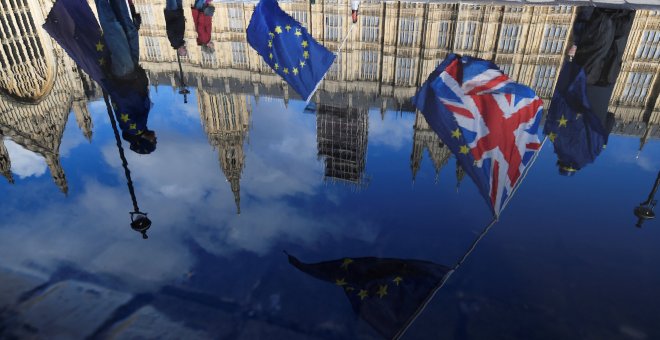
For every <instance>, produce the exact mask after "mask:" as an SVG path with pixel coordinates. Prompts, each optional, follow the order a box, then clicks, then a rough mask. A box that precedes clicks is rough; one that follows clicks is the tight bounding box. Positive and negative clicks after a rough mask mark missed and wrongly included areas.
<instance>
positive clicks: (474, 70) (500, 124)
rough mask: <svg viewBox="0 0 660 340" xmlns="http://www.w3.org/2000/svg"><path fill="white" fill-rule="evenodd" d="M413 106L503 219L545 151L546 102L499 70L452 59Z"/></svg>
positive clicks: (480, 62) (424, 87) (474, 61)
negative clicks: (540, 132)
mask: <svg viewBox="0 0 660 340" xmlns="http://www.w3.org/2000/svg"><path fill="white" fill-rule="evenodd" d="M413 103H414V104H415V105H416V106H417V108H418V109H419V110H420V111H421V112H422V114H423V115H424V117H425V118H426V121H427V122H428V123H429V125H430V126H431V127H432V128H433V130H434V131H435V132H436V133H437V134H438V135H439V136H440V138H441V139H442V140H443V141H444V142H445V144H446V145H447V146H448V147H449V149H450V150H451V151H452V153H453V154H454V155H456V158H457V159H458V161H459V164H460V166H461V167H463V169H464V170H465V172H467V173H468V175H469V176H470V177H471V178H472V179H473V180H474V182H475V184H476V185H477V187H478V188H479V191H480V192H481V194H482V196H484V198H485V199H486V200H487V202H488V204H489V206H490V207H491V210H492V212H493V214H495V215H496V216H497V215H499V213H500V212H501V210H502V209H503V208H504V206H505V205H506V202H507V201H508V199H509V197H510V195H511V193H512V192H513V191H514V190H515V188H516V185H517V184H518V181H519V180H520V178H521V175H522V174H523V173H524V171H525V169H526V167H527V166H528V165H529V164H530V161H531V160H532V159H533V157H534V155H535V154H536V153H537V152H538V150H539V149H540V146H541V143H540V141H539V138H538V134H537V133H538V129H539V124H540V120H541V114H542V112H543V106H542V105H543V102H542V101H541V99H540V98H539V97H538V96H536V94H535V93H534V91H533V90H532V89H530V88H529V87H527V86H524V85H521V84H518V83H516V82H514V81H512V80H511V79H509V77H508V76H507V75H505V74H504V73H502V71H500V70H499V68H498V67H497V66H496V65H495V64H493V63H491V62H488V61H485V60H482V59H477V58H472V57H466V56H464V57H460V56H457V55H455V54H451V55H449V56H448V57H447V58H446V59H445V60H444V61H443V62H442V63H441V64H440V65H439V66H438V68H437V69H436V70H435V71H433V73H431V75H430V76H429V78H428V80H427V81H426V82H425V83H424V85H422V88H421V89H420V90H419V91H418V93H417V95H416V96H415V97H414V98H413Z"/></svg>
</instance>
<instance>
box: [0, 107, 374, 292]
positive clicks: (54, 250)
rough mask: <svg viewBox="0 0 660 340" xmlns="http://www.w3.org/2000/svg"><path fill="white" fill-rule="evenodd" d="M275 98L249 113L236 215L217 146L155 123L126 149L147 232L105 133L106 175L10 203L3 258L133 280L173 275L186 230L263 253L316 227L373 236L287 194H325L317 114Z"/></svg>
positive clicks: (310, 240)
mask: <svg viewBox="0 0 660 340" xmlns="http://www.w3.org/2000/svg"><path fill="white" fill-rule="evenodd" d="M277 104H278V103H270V104H269V105H268V106H266V105H264V104H261V105H260V106H259V107H258V108H257V109H256V110H255V111H256V112H255V113H254V115H255V117H256V118H254V119H253V121H255V123H254V126H253V129H252V130H251V132H250V137H249V138H250V144H249V145H246V146H245V153H246V155H247V157H246V160H245V164H246V165H245V169H244V172H243V179H242V181H241V210H242V213H241V215H236V208H235V204H234V199H233V195H232V192H231V189H230V187H229V183H227V182H226V180H225V178H224V175H223V173H222V170H221V168H220V162H219V160H218V151H216V150H213V149H212V147H211V146H210V145H209V144H208V142H207V140H206V138H205V136H203V137H204V138H200V137H202V136H199V135H198V134H196V135H192V136H191V135H184V134H182V133H180V132H177V131H172V130H166V129H161V130H160V131H158V133H159V134H158V143H159V144H158V149H157V150H156V151H155V152H154V153H152V154H151V155H144V156H143V155H137V154H135V153H133V152H131V151H130V150H128V149H127V150H126V156H127V159H128V162H129V167H130V170H131V174H132V179H133V181H134V183H135V189H136V194H137V198H138V202H139V207H140V209H141V210H143V211H146V212H148V213H149V217H150V218H151V220H152V221H153V227H152V229H151V230H150V231H149V235H150V239H149V240H148V241H143V240H142V239H141V238H140V237H139V235H138V234H136V233H135V232H133V231H132V230H130V228H129V214H128V212H129V211H132V209H133V208H132V204H131V200H130V196H129V193H128V190H127V187H126V185H125V178H124V170H123V168H122V166H121V161H120V159H119V156H118V153H117V150H116V147H115V145H114V140H113V138H112V135H109V138H108V139H107V140H104V141H98V140H95V141H94V143H98V142H101V143H102V146H101V147H100V148H99V149H100V151H101V153H102V161H103V162H104V163H106V164H107V165H108V166H109V167H111V169H112V170H111V171H110V173H111V176H110V178H109V179H108V178H107V176H105V177H104V176H101V177H100V178H99V177H98V175H97V174H92V173H90V174H86V176H88V177H86V178H83V180H82V184H80V185H79V187H82V188H83V189H82V190H79V191H78V192H75V191H73V192H71V195H70V197H69V198H68V199H66V200H60V199H57V200H49V201H47V202H35V205H36V206H37V207H38V208H37V210H36V211H33V210H31V209H20V208H16V209H15V210H13V211H9V212H8V215H6V216H8V218H7V219H5V220H4V222H3V226H2V227H0V240H1V241H0V244H2V246H1V247H0V257H1V258H3V265H10V266H19V265H26V264H30V265H32V266H34V267H37V268H47V269H46V271H47V270H54V269H55V268H57V266H58V265H60V264H62V263H69V264H73V265H75V266H77V267H79V268H83V269H84V270H86V271H89V272H93V273H98V274H110V275H113V276H117V277H122V278H123V279H125V280H127V281H129V282H133V283H139V282H145V281H146V282H152V283H153V282H154V281H158V282H164V281H169V280H176V279H178V278H180V277H181V276H183V275H184V274H185V273H186V272H188V271H189V270H190V269H191V268H192V267H193V266H194V265H195V263H196V258H195V255H194V254H192V253H191V250H190V248H189V245H188V242H189V241H191V240H192V241H194V242H195V243H197V244H199V245H200V246H201V247H203V248H204V249H205V251H207V252H209V253H212V254H217V255H221V256H228V255H230V254H232V253H234V252H237V251H248V252H252V253H256V254H260V255H263V254H265V253H267V252H269V251H271V250H272V249H273V247H275V246H276V245H278V244H279V243H281V242H291V243H295V244H298V245H310V246H311V245H313V244H314V243H315V242H317V241H318V240H320V239H322V238H324V237H332V238H337V239H341V238H345V237H350V238H354V239H363V240H371V239H374V238H375V236H376V235H375V231H374V228H372V226H371V225H370V224H369V223H368V222H366V221H361V220H360V219H359V218H354V217H353V218H352V217H351V216H346V214H345V213H344V214H343V215H321V216H318V215H315V214H314V213H313V212H312V211H310V210H308V209H306V208H305V207H304V206H301V205H294V204H291V203H289V201H290V198H296V199H299V198H305V200H308V199H312V198H313V199H320V200H327V198H326V197H325V193H323V191H322V190H321V189H322V173H323V169H322V164H321V163H320V162H319V161H318V160H317V157H316V135H315V121H314V119H315V117H314V116H304V115H302V114H301V113H299V112H292V111H288V110H286V109H284V107H283V106H282V107H279V106H277ZM175 114H176V113H175ZM178 114H181V115H185V114H186V113H184V112H182V111H179V113H178ZM104 128H107V126H105V127H104ZM75 156H76V154H75V152H74V153H72V155H71V157H75ZM13 160H14V158H13V156H12V161H13ZM105 171H107V169H99V172H100V173H103V172H105ZM32 172H35V170H33V171H32ZM108 181H109V182H110V183H108ZM29 184H30V183H27V184H26V185H29ZM26 189H28V190H29V188H27V187H26ZM46 200H48V199H47V198H46ZM305 200H303V201H305ZM278 250H279V248H278Z"/></svg>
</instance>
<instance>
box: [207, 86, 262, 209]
mask: <svg viewBox="0 0 660 340" xmlns="http://www.w3.org/2000/svg"><path fill="white" fill-rule="evenodd" d="M225 84H227V83H225ZM197 102H198V104H199V111H200V116H201V117H202V124H203V125H204V131H205V132H206V134H207V135H208V138H209V143H210V144H211V145H212V146H213V147H214V148H217V149H218V157H219V160H220V167H221V168H222V172H223V174H224V175H225V178H226V179H227V182H229V185H230V187H231V191H232V193H233V195H234V202H235V203H236V212H237V213H238V214H240V213H241V206H240V204H241V195H240V192H241V173H242V172H243V165H244V160H245V155H244V153H243V142H244V141H245V138H246V137H247V132H248V129H249V121H250V114H251V107H250V103H249V101H248V97H247V96H240V95H234V94H226V93H209V92H207V91H205V90H202V89H198V90H197Z"/></svg>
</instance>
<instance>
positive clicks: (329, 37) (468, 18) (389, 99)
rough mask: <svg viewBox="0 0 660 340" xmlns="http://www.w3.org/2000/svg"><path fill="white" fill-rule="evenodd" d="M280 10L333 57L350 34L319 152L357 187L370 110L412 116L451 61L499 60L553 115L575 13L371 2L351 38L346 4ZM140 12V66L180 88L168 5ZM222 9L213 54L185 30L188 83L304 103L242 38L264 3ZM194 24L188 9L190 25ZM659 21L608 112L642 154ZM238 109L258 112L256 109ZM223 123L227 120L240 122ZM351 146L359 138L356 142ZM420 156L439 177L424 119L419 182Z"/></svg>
mask: <svg viewBox="0 0 660 340" xmlns="http://www.w3.org/2000/svg"><path fill="white" fill-rule="evenodd" d="M280 4H281V7H282V8H283V9H284V10H285V11H286V12H287V13H289V14H290V15H291V16H293V17H294V18H295V19H296V20H298V21H299V22H301V23H302V24H303V25H305V26H306V27H307V28H308V29H309V30H310V32H311V33H312V35H314V37H315V38H316V39H317V40H318V41H319V42H320V43H322V44H323V45H325V46H326V47H328V49H330V50H331V51H336V50H337V49H338V48H339V46H340V44H341V41H342V40H343V39H344V38H345V37H346V35H347V34H349V33H350V36H349V37H348V39H347V43H346V45H345V46H344V48H343V50H342V52H341V53H340V54H339V55H338V58H337V61H336V62H335V64H334V65H333V66H332V67H331V69H330V71H329V72H328V75H327V76H326V79H325V80H324V81H323V82H322V84H321V86H320V88H319V91H318V92H317V94H316V95H315V96H314V98H313V99H312V100H313V101H315V102H316V103H317V107H318V110H317V142H318V152H319V156H321V157H322V158H323V159H324V161H325V165H326V171H325V174H326V178H328V179H329V180H332V181H335V180H339V181H349V182H353V183H359V182H360V181H361V179H362V176H363V172H364V159H365V158H366V136H367V124H368V123H367V121H366V116H367V115H366V112H367V111H368V109H369V108H375V109H378V110H380V111H381V113H383V114H384V112H385V111H388V110H389V111H392V110H394V111H412V110H413V108H411V106H410V103H409V100H408V99H409V98H410V97H411V96H412V95H414V93H415V91H416V89H417V88H418V86H419V85H421V84H422V83H423V82H424V80H425V79H426V77H427V75H428V74H429V73H430V72H431V71H432V70H433V69H434V68H435V67H436V65H437V64H438V63H439V62H440V61H441V60H442V59H443V58H444V57H445V56H446V55H447V54H448V53H450V52H456V53H460V54H470V55H473V56H478V57H481V58H484V59H492V60H494V61H495V62H496V63H497V64H498V65H499V66H500V67H501V68H502V70H504V71H505V72H506V73H507V74H509V75H510V76H511V77H512V78H513V79H515V80H517V81H519V82H521V83H524V84H528V85H530V86H531V87H533V88H534V89H535V90H536V91H537V93H538V94H539V95H540V96H541V97H542V98H543V99H544V100H545V101H546V106H547V105H549V104H548V102H549V99H550V97H551V96H552V93H553V87H554V84H555V81H556V79H557V77H558V75H559V70H560V67H561V65H562V63H563V62H564V56H565V54H566V50H567V49H568V48H569V47H570V41H571V32H572V22H573V20H574V19H575V13H576V9H577V8H576V7H570V6H529V7H514V6H497V5H471V4H441V3H402V2H380V1H362V4H361V6H360V18H359V21H358V23H357V25H356V26H355V27H354V28H353V29H352V30H350V27H351V21H350V16H349V13H350V7H349V6H350V5H349V2H348V1H342V0H326V1H322V0H321V1H317V2H316V3H314V4H310V3H309V2H308V1H300V0H293V1H286V2H285V1H282V2H281V3H280ZM136 6H137V8H138V11H139V12H141V13H142V17H143V29H142V32H141V33H142V37H141V44H142V45H141V46H143V48H142V51H141V59H142V60H144V61H145V65H146V67H147V69H149V70H150V71H151V72H153V73H155V74H159V75H160V77H162V76H163V75H166V77H168V78H169V79H170V81H169V82H170V83H171V84H173V85H174V84H177V80H176V71H177V69H176V64H175V63H174V62H175V61H176V54H175V51H174V50H173V49H172V48H171V47H170V46H169V42H168V41H167V38H166V34H165V24H164V21H163V17H162V8H163V7H164V0H160V1H149V2H148V1H146V0H136ZM215 6H216V11H215V16H214V18H213V35H212V37H213V40H214V44H215V47H216V48H215V52H214V53H213V54H207V53H202V52H201V50H200V48H198V47H196V46H194V44H195V43H194V39H195V32H194V30H193V29H191V28H190V29H188V31H187V35H186V38H187V40H188V44H189V45H188V46H189V56H188V57H186V58H185V60H184V72H185V73H186V74H187V77H188V79H189V80H188V83H190V81H191V79H194V78H199V77H201V81H202V82H203V83H204V82H207V83H219V84H221V85H219V86H224V89H223V88H221V90H224V91H225V92H226V93H229V91H232V93H235V94H236V93H240V94H243V95H254V96H255V98H257V99H258V98H259V97H260V96H267V97H277V98H284V100H285V102H287V101H288V100H289V96H297V95H296V94H295V93H294V92H293V91H289V89H288V86H287V85H286V83H284V82H283V81H282V80H281V78H280V77H279V76H277V75H275V74H274V73H273V72H272V71H271V70H270V69H269V67H268V66H267V65H266V64H265V63H264V62H263V61H262V60H261V57H260V56H259V55H257V53H256V52H255V51H254V50H252V49H251V48H250V46H249V45H248V44H247V40H246V36H245V29H246V28H247V25H248V23H249V20H250V17H251V15H252V11H253V10H254V6H255V4H254V3H224V2H223V3H216V4H215ZM184 7H187V5H186V4H184ZM189 15H190V13H189V11H186V16H188V19H187V20H188V21H187V22H189V23H191V22H192V18H190V17H189ZM659 15H660V14H659V13H658V12H657V11H646V10H640V11H637V13H636V17H635V22H634V26H633V30H632V32H631V35H630V38H629V42H628V47H627V52H626V54H625V57H624V65H623V68H622V72H621V74H620V76H619V78H618V81H617V84H616V87H615V92H614V95H613V96H612V100H611V102H610V110H611V111H612V112H614V113H615V114H616V116H617V119H618V123H617V125H616V127H615V133H617V134H626V135H632V136H638V137H641V144H642V145H643V143H645V141H646V140H647V139H648V138H658V137H660V101H659V100H658V92H660V76H658V73H659V72H660V45H659V43H658V37H660V17H659ZM163 61H165V62H169V63H162V62H163ZM348 94H350V96H349V95H348ZM199 96H200V98H201V97H202V95H199ZM349 102H350V104H349ZM246 105H249V103H246ZM200 109H202V110H203V108H201V106H200ZM241 110H242V111H247V112H249V109H247V108H244V109H241ZM361 112H362V113H361ZM214 114H215V113H214ZM217 114H219V115H221V117H222V115H227V114H231V112H223V111H218V113H217ZM363 116H364V117H363ZM202 117H203V119H204V120H208V119H209V117H211V115H209V114H208V113H205V112H202ZM204 124H205V126H208V125H210V124H208V123H204ZM351 136H352V137H351ZM346 138H353V139H354V140H353V141H352V142H350V143H349V142H348V141H347V139H346ZM218 147H219V148H220V149H221V147H220V145H218ZM423 150H427V152H428V154H429V156H430V158H431V160H432V162H433V165H434V168H435V169H436V171H437V170H439V168H440V167H441V166H442V165H443V164H444V163H446V161H447V157H448V155H449V153H448V151H447V150H446V148H444V147H443V146H442V144H441V142H440V141H439V140H437V137H434V134H433V133H432V131H431V130H430V129H429V127H428V125H427V124H426V122H425V121H424V119H423V117H421V116H418V117H416V119H415V126H414V146H413V152H412V155H411V169H412V172H413V177H414V175H415V174H416V172H417V169H418V168H419V166H420V163H421V158H422V155H423ZM221 152H222V149H221ZM241 164H242V163H241ZM223 169H224V168H223ZM230 181H231V180H230Z"/></svg>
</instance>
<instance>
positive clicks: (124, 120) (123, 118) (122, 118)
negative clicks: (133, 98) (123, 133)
mask: <svg viewBox="0 0 660 340" xmlns="http://www.w3.org/2000/svg"><path fill="white" fill-rule="evenodd" d="M120 119H121V120H122V121H123V122H124V123H126V122H128V121H129V120H130V118H128V115H127V114H125V113H122V114H121V117H120Z"/></svg>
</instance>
